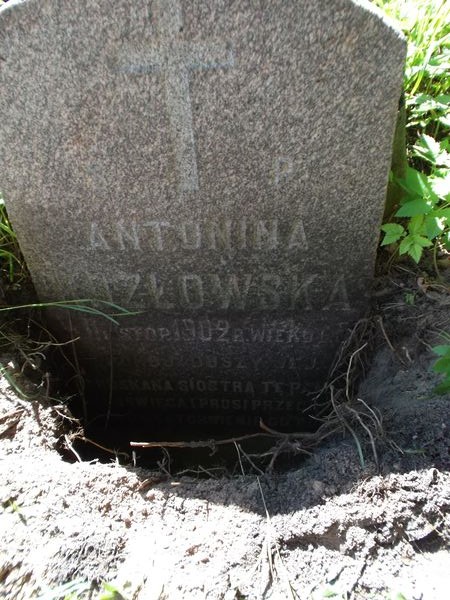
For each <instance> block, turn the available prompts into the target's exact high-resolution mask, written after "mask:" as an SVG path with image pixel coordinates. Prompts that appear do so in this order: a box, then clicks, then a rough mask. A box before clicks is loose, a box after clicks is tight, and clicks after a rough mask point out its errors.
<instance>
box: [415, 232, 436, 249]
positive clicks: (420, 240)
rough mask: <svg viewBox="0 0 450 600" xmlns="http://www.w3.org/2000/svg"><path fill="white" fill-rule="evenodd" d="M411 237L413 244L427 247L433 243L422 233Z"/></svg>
mask: <svg viewBox="0 0 450 600" xmlns="http://www.w3.org/2000/svg"><path fill="white" fill-rule="evenodd" d="M413 239H414V245H415V246H416V245H418V246H421V247H422V248H429V247H430V246H432V245H433V244H432V242H430V240H429V239H427V238H426V237H423V236H422V235H414V236H413Z"/></svg>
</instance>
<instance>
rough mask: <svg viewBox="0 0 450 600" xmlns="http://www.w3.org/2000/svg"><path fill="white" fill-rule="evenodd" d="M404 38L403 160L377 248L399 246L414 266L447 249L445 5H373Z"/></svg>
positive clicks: (449, 46)
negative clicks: (394, 202) (394, 203)
mask: <svg viewBox="0 0 450 600" xmlns="http://www.w3.org/2000/svg"><path fill="white" fill-rule="evenodd" d="M376 4H377V5H378V6H380V7H381V8H382V9H383V10H384V11H385V12H387V13H388V15H389V16H391V17H393V18H394V19H395V20H397V21H398V22H399V24H400V26H401V27H402V29H403V31H404V33H405V35H406V36H407V39H408V55H407V60H406V69H405V96H406V112H407V124H406V127H407V134H408V136H407V142H408V144H407V158H408V162H409V165H410V166H409V167H408V168H407V170H406V175H405V177H402V178H396V177H393V182H394V183H396V184H398V189H401V190H402V192H403V194H402V197H401V198H399V204H400V207H399V209H398V210H397V211H396V213H395V214H394V217H395V218H396V219H397V220H396V221H393V222H389V223H386V224H385V225H383V226H382V231H383V232H384V234H385V235H384V238H383V240H382V242H381V245H383V246H385V245H390V244H398V249H399V253H400V254H408V255H409V256H410V257H411V258H412V259H413V260H414V261H415V262H416V263H418V262H419V261H420V259H421V258H422V255H423V250H424V248H430V247H432V246H433V245H434V246H435V248H436V246H437V245H439V246H441V247H444V248H446V249H447V250H450V154H449V148H450V143H449V139H448V130H449V128H450V94H449V90H450V3H448V2H447V1H446V0H431V1H430V0H409V2H404V1H403V0H376Z"/></svg>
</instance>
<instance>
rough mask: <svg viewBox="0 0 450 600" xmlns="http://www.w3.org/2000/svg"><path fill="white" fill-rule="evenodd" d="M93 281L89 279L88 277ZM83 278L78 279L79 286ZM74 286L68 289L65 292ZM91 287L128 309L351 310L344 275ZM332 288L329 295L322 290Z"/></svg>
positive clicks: (128, 280) (103, 282)
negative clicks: (334, 276)
mask: <svg viewBox="0 0 450 600" xmlns="http://www.w3.org/2000/svg"><path fill="white" fill-rule="evenodd" d="M86 277H87V278H88V279H89V275H86ZM80 281H81V277H78V278H77V284H79V283H80ZM69 287H70V286H66V290H68V289H69ZM90 287H92V289H95V290H96V293H97V296H98V293H99V291H100V290H101V291H102V299H104V300H108V301H110V302H116V303H119V304H122V305H124V304H126V305H127V307H128V308H133V309H136V310H138V309H141V310H143V309H146V308H152V309H156V310H161V311H164V312H178V311H179V310H188V311H199V310H223V311H225V310H237V311H246V310H250V309H251V310H259V311H265V310H276V309H280V308H282V309H284V310H287V311H289V312H298V311H299V310H301V311H327V310H349V309H350V303H349V298H348V292H347V286H346V282H345V278H344V276H343V275H336V279H334V280H332V281H331V282H330V281H329V278H325V276H322V275H318V274H313V275H301V274H299V275H297V274H294V275H291V276H285V277H282V276H281V275H278V274H277V273H262V274H259V273H256V274H253V273H228V274H219V273H202V274H197V273H181V274H179V275H175V276H172V277H171V276H170V275H166V274H165V273H143V274H142V275H141V274H139V273H130V274H125V275H124V276H123V278H120V279H119V281H118V282H117V283H115V282H114V281H111V279H110V278H108V276H107V275H99V276H97V277H96V278H95V281H92V283H91V285H90ZM324 289H325V290H327V291H326V292H325V293H324V292H323V290H324Z"/></svg>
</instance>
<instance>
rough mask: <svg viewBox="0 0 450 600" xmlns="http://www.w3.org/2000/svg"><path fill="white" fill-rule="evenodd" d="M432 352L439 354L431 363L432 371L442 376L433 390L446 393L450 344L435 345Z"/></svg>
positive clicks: (448, 386)
mask: <svg viewBox="0 0 450 600" xmlns="http://www.w3.org/2000/svg"><path fill="white" fill-rule="evenodd" d="M433 352H434V353H435V354H437V355H438V356H439V358H438V359H437V361H436V362H435V363H434V365H433V371H434V372H435V373H441V374H442V375H443V376H444V380H443V381H442V382H441V383H440V384H439V385H438V386H436V388H435V392H437V393H438V394H446V393H448V392H450V344H443V345H441V346H435V347H434V348H433Z"/></svg>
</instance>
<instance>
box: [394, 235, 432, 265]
mask: <svg viewBox="0 0 450 600" xmlns="http://www.w3.org/2000/svg"><path fill="white" fill-rule="evenodd" d="M431 245H432V243H431V242H430V240H427V238H425V237H423V236H421V235H418V234H410V235H407V236H406V237H405V238H403V240H402V241H401V243H400V247H399V252H400V254H408V255H409V256H410V257H411V258H412V259H413V260H415V262H416V263H418V262H419V261H420V259H421V257H422V252H423V248H425V247H427V246H431Z"/></svg>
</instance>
